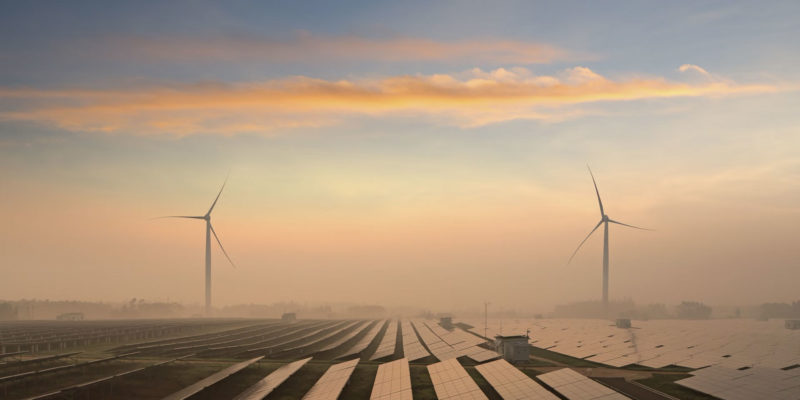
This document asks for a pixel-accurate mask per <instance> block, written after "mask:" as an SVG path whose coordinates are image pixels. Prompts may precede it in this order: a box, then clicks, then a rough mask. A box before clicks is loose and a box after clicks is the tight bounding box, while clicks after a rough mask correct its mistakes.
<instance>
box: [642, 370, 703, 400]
mask: <svg viewBox="0 0 800 400" xmlns="http://www.w3.org/2000/svg"><path fill="white" fill-rule="evenodd" d="M690 376H691V375H689V374H658V373H656V374H653V377H652V378H647V379H640V380H638V381H636V382H638V383H641V384H642V385H645V386H648V387H650V388H653V389H655V390H658V391H659V392H663V393H666V394H668V395H670V396H674V397H677V398H679V399H682V400H714V399H716V397H712V396H709V395H706V394H703V393H700V392H696V391H694V390H692V389H689V388H685V387H683V386H680V385H677V384H675V381H678V380H681V379H684V378H688V377H690Z"/></svg>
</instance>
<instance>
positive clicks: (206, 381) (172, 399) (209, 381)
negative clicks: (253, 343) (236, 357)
mask: <svg viewBox="0 0 800 400" xmlns="http://www.w3.org/2000/svg"><path fill="white" fill-rule="evenodd" d="M262 358H264V357H263V356H262V357H256V358H253V359H250V360H247V361H242V362H240V363H237V364H234V365H231V366H230V367H228V368H225V369H222V370H220V371H217V372H215V373H213V374H211V375H209V376H207V377H205V378H203V379H201V380H199V381H197V382H195V383H193V384H191V385H189V386H187V387H185V388H183V389H181V390H179V391H177V392H175V393H173V394H171V395H169V396H167V397H164V399H163V400H183V399H188V398H189V397H191V396H194V395H195V394H197V393H200V392H201V391H202V390H203V389H205V388H207V387H209V386H211V385H213V384H215V383H217V382H219V381H221V380H223V379H225V378H227V377H229V376H231V375H233V374H235V373H237V372H239V371H241V370H243V369H245V368H247V367H248V366H249V365H250V364H253V363H256V362H257V361H258V360H260V359H262Z"/></svg>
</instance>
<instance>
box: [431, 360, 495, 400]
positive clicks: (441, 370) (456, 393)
mask: <svg viewBox="0 0 800 400" xmlns="http://www.w3.org/2000/svg"><path fill="white" fill-rule="evenodd" d="M428 373H429V374H430V376H431V382H433V389H434V390H435V391H436V397H437V398H438V399H440V400H447V399H473V400H481V399H487V397H486V395H485V394H483V391H481V388H479V387H478V385H477V384H476V383H475V381H473V380H472V378H471V377H470V376H469V374H468V373H467V371H466V370H465V369H464V367H462V366H461V364H459V363H458V360H457V359H455V358H451V359H449V360H446V361H441V362H438V363H436V364H431V365H428Z"/></svg>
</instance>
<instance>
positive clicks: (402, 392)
mask: <svg viewBox="0 0 800 400" xmlns="http://www.w3.org/2000/svg"><path fill="white" fill-rule="evenodd" d="M369 398H370V400H413V396H412V395H411V371H410V370H409V369H408V359H406V358H401V359H399V360H396V361H392V362H388V363H384V364H381V365H379V366H378V374H377V375H376V376H375V383H374V384H373V386H372V394H371V395H370V397H369Z"/></svg>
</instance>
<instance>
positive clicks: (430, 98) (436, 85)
mask: <svg viewBox="0 0 800 400" xmlns="http://www.w3.org/2000/svg"><path fill="white" fill-rule="evenodd" d="M776 90H777V88H776V87H774V86H770V85H739V84H736V83H732V82H730V81H711V82H704V83H699V84H689V83H682V82H672V81H668V80H666V79H663V78H649V79H644V78H636V79H628V80H612V79H608V78H606V77H603V76H601V75H599V74H597V73H595V72H594V71H591V70H590V69H588V68H585V67H576V68H572V69H569V70H566V71H564V72H563V73H562V74H560V75H559V76H541V75H535V74H533V73H531V72H530V71H529V70H527V69H525V68H513V69H503V68H500V69H496V70H494V71H488V72H487V71H482V70H479V69H475V70H472V71H469V72H467V73H464V74H459V75H448V74H440V75H414V76H411V75H403V76H394V77H388V78H384V79H379V80H363V81H351V80H340V81H329V80H322V79H313V78H308V77H294V78H287V79H280V80H271V81H266V82H255V83H245V84H221V83H205V84H195V85H173V86H157V87H146V88H126V89H117V90H40V89H0V100H3V101H4V102H14V103H16V104H17V105H16V109H15V110H13V111H7V112H4V113H0V118H2V119H7V120H26V121H35V122H44V123H49V124H53V125H56V126H58V127H61V128H64V129H68V130H76V131H102V132H130V133H138V134H163V133H171V134H179V135H186V134H193V133H221V134H235V133H243V132H267V131H270V130H273V129H276V128H287V127H288V128H291V127H316V126H325V125H331V124H336V123H338V122H341V121H342V120H344V119H346V118H351V117H354V116H359V115H369V116H386V115H414V116H426V117H431V118H434V119H435V120H436V122H438V123H443V124H450V125H457V126H479V125H485V124H490V123H495V122H500V121H507V120H512V119H520V118H524V119H540V120H560V119H564V118H570V117H573V116H575V115H580V114H581V113H582V111H581V109H580V108H577V107H578V106H580V105H582V104H586V103H594V102H612V101H631V100H639V99H652V98H673V97H698V96H726V95H734V94H747V93H762V92H773V91H776Z"/></svg>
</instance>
